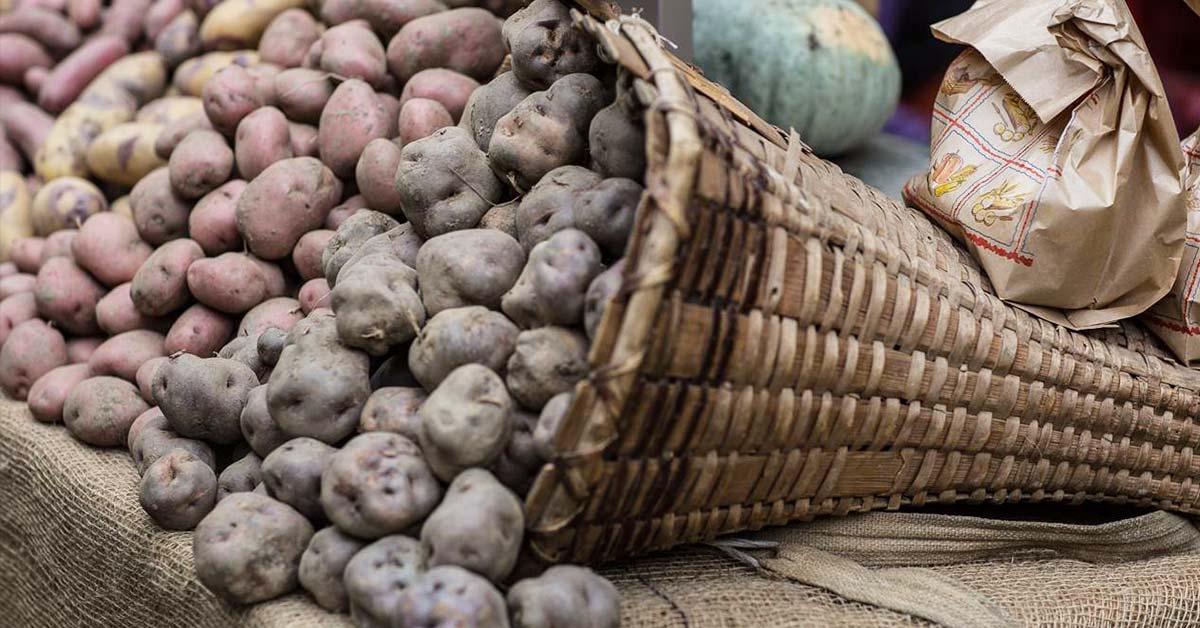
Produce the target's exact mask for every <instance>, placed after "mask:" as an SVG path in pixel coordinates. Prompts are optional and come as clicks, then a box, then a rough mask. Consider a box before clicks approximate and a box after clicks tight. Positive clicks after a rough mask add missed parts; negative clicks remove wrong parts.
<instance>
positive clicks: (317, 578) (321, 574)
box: [300, 526, 367, 611]
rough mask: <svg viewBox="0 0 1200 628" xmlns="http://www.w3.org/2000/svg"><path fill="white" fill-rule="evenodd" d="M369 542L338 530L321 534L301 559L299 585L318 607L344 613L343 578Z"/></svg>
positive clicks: (326, 529)
mask: <svg viewBox="0 0 1200 628" xmlns="http://www.w3.org/2000/svg"><path fill="white" fill-rule="evenodd" d="M366 545H367V544H366V542H365V541H361V540H359V539H356V538H354V537H352V536H350V535H348V534H346V533H344V532H342V531H341V530H338V529H337V528H335V527H332V526H331V527H328V528H325V529H323V530H320V531H318V532H317V533H316V534H314V535H313V537H312V540H311V541H309V542H308V548H307V549H305V550H304V555H303V556H301V557H300V585H301V586H303V587H304V589H305V590H306V591H308V593H309V595H311V596H312V598H313V600H314V601H316V603H317V605H318V606H320V607H321V608H324V609H325V610H329V611H339V610H345V609H346V604H347V596H346V586H345V584H343V582H342V574H343V572H345V571H346V565H347V564H348V563H349V562H350V559H351V558H353V557H354V555H355V554H357V553H358V551H359V550H361V549H362V548H364V547H366Z"/></svg>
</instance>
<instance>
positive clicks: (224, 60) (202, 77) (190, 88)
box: [174, 50, 258, 96]
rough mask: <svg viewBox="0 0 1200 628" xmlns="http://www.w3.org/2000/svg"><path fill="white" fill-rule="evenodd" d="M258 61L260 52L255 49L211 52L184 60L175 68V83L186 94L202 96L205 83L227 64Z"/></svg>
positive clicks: (182, 93)
mask: <svg viewBox="0 0 1200 628" xmlns="http://www.w3.org/2000/svg"><path fill="white" fill-rule="evenodd" d="M255 63H258V53H257V52H255V51H253V50H238V51H235V52H210V53H208V54H204V55H200V56H199V57H194V58H191V59H188V60H187V61H184V62H183V63H181V64H179V67H178V68H177V69H176V70H175V78H174V84H175V87H176V88H177V89H178V90H179V93H180V94H181V95H184V96H200V95H201V94H203V93H204V85H205V84H206V83H208V80H209V79H211V78H212V77H213V75H215V74H216V73H217V72H219V71H220V70H221V68H224V67H225V66H227V65H240V66H242V67H244V68H246V67H250V66H252V65H254V64H255Z"/></svg>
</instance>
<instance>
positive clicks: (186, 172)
mask: <svg viewBox="0 0 1200 628" xmlns="http://www.w3.org/2000/svg"><path fill="white" fill-rule="evenodd" d="M233 160H234V155H233V149H231V148H230V147H229V144H228V142H226V141H225V138H224V137H222V136H221V134H220V133H217V132H216V131H209V130H206V129H197V130H195V131H192V132H191V133H188V134H187V136H186V137H184V138H183V141H182V142H180V143H179V145H178V146H176V147H175V150H173V151H171V159H170V161H169V162H168V164H167V169H168V173H169V174H170V178H171V187H172V188H173V189H174V190H175V193H176V194H178V195H179V196H180V197H181V198H185V199H190V200H195V199H198V198H200V197H202V196H204V195H205V194H208V193H209V192H211V191H213V190H215V189H217V187H218V186H220V185H221V184H222V183H225V182H226V181H228V180H229V177H230V175H232V174H233Z"/></svg>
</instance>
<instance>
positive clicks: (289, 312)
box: [238, 297, 304, 336]
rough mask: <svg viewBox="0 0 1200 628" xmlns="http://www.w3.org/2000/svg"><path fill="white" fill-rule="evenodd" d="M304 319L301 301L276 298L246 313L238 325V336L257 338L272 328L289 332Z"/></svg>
mask: <svg viewBox="0 0 1200 628" xmlns="http://www.w3.org/2000/svg"><path fill="white" fill-rule="evenodd" d="M303 319H304V313H303V312H302V311H301V308H300V302H299V301H297V300H296V299H292V298H289V297H275V298H274V299H267V300H266V301H263V302H262V303H259V304H258V305H256V306H254V307H253V308H251V309H250V311H249V312H246V315H245V316H243V317H242V322H241V323H239V324H238V335H239V336H257V335H259V334H261V333H262V332H264V331H266V330H267V329H268V328H271V327H277V328H279V329H282V330H284V331H288V330H290V329H291V328H292V327H294V326H295V325H296V323H298V322H300V321H301V320H303Z"/></svg>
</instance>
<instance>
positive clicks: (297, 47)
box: [258, 9, 321, 68]
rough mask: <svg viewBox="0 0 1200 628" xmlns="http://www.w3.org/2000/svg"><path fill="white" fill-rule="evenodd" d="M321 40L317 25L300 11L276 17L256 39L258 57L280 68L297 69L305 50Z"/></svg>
mask: <svg viewBox="0 0 1200 628" xmlns="http://www.w3.org/2000/svg"><path fill="white" fill-rule="evenodd" d="M320 37H321V25H320V24H318V23H317V21H316V20H315V19H313V16H312V14H310V13H309V12H308V11H305V10H304V9H288V10H286V11H284V12H282V13H280V14H279V15H276V16H275V18H274V19H272V20H271V23H270V24H268V25H267V28H266V30H264V31H263V34H262V38H261V39H259V40H258V56H259V58H260V59H262V60H263V61H265V62H266V63H274V64H275V65H278V66H280V67H284V68H295V67H299V66H300V64H301V63H303V62H304V56H305V55H306V54H308V48H309V47H310V46H312V44H313V42H315V41H317V40H318V39H320Z"/></svg>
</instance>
